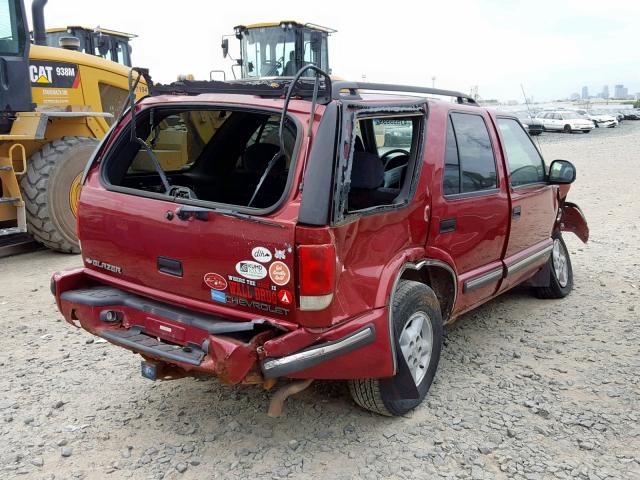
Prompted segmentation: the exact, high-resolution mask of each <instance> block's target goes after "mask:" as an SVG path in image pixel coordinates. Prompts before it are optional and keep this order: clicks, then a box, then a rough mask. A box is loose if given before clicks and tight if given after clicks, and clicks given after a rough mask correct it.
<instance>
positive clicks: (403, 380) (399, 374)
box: [380, 334, 420, 402]
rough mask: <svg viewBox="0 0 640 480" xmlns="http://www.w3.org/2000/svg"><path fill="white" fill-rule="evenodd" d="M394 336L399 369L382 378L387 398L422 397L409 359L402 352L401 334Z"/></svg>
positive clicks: (382, 386) (405, 398)
mask: <svg viewBox="0 0 640 480" xmlns="http://www.w3.org/2000/svg"><path fill="white" fill-rule="evenodd" d="M394 337H395V338H394V340H393V341H394V344H395V352H396V361H397V362H398V363H397V367H398V369H397V371H396V374H395V375H394V376H393V377H389V378H383V379H382V380H380V387H381V388H382V389H383V390H384V392H385V398H386V399H387V400H389V401H392V402H396V401H402V400H417V399H418V398H420V392H418V387H417V386H416V382H414V381H413V376H412V375H411V371H410V370H409V365H407V361H406V360H405V359H404V356H403V355H402V354H401V353H400V352H401V351H402V350H400V340H399V336H398V335H397V334H396V335H394Z"/></svg>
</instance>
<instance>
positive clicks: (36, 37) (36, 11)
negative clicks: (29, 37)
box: [31, 0, 47, 45]
mask: <svg viewBox="0 0 640 480" xmlns="http://www.w3.org/2000/svg"><path fill="white" fill-rule="evenodd" d="M46 4H47V0H33V3H32V4H31V17H32V19H33V42H34V43H35V44H36V45H46V44H47V34H46V32H45V28H44V6H45V5H46Z"/></svg>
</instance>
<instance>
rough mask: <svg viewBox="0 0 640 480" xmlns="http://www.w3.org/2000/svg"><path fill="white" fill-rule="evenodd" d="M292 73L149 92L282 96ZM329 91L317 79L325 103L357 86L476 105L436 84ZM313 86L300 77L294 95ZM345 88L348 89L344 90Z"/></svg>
mask: <svg viewBox="0 0 640 480" xmlns="http://www.w3.org/2000/svg"><path fill="white" fill-rule="evenodd" d="M292 81H293V77H281V78H274V79H268V80H266V79H263V80H260V79H256V80H235V81H219V80H181V81H178V82H173V83H171V84H169V85H159V84H155V85H152V86H151V87H150V89H149V90H150V94H151V95H152V96H156V95H199V94H201V93H228V94H243V95H257V96H259V97H266V98H284V97H285V95H286V93H287V89H288V87H289V85H290V84H291V82H292ZM330 89H331V91H330V92H328V91H327V86H326V82H324V81H322V80H321V81H320V92H324V94H321V95H319V96H318V103H322V104H326V103H329V102H330V101H331V100H354V99H361V97H360V94H359V93H358V90H368V91H378V92H395V93H403V92H404V93H421V94H427V95H439V96H444V97H453V98H455V99H456V100H457V102H458V103H461V104H467V105H478V104H477V102H476V101H475V100H474V99H473V98H472V97H470V96H469V95H466V94H464V93H460V92H456V91H453V90H441V89H439V88H427V87H415V86H411V85H392V84H386V83H367V82H351V81H346V80H339V81H335V82H331V87H330ZM313 90H314V82H313V78H311V77H309V78H301V79H300V81H298V82H297V84H296V85H295V94H294V95H295V96H296V97H299V98H305V99H307V98H312V97H313ZM344 90H347V91H348V93H345V92H344Z"/></svg>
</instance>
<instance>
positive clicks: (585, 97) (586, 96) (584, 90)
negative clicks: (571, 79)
mask: <svg viewBox="0 0 640 480" xmlns="http://www.w3.org/2000/svg"><path fill="white" fill-rule="evenodd" d="M582 99H583V100H588V99H589V88H588V87H582Z"/></svg>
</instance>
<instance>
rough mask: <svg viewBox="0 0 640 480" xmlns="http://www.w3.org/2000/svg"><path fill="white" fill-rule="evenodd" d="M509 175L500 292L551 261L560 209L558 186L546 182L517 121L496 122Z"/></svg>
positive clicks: (503, 119) (535, 151) (539, 160)
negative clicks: (550, 253) (507, 222)
mask: <svg viewBox="0 0 640 480" xmlns="http://www.w3.org/2000/svg"><path fill="white" fill-rule="evenodd" d="M495 122H496V127H497V130H498V132H499V135H500V142H501V144H502V152H503V154H504V156H505V163H506V166H507V170H508V175H509V196H510V204H509V205H510V213H511V214H510V228H509V241H508V243H507V248H506V251H505V258H504V263H505V265H506V268H507V276H506V278H505V280H504V281H503V283H502V285H501V287H500V289H501V290H504V289H507V288H509V287H511V286H513V285H516V284H518V283H520V282H521V281H522V280H523V279H524V278H526V277H528V276H530V275H531V272H532V271H535V270H536V269H537V268H539V267H540V266H541V265H543V264H544V262H545V261H546V260H547V258H548V253H549V251H550V248H551V246H552V240H551V233H552V230H553V225H554V223H555V219H556V212H557V208H558V203H557V187H554V186H552V185H549V184H548V183H547V181H546V173H545V166H544V161H543V160H542V157H541V155H540V153H539V152H538V149H537V148H536V147H535V145H534V144H533V141H532V140H531V137H529V135H527V134H526V132H525V131H524V129H523V128H522V126H521V125H520V122H518V121H517V119H515V118H510V117H502V116H499V117H497V118H496V119H495Z"/></svg>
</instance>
